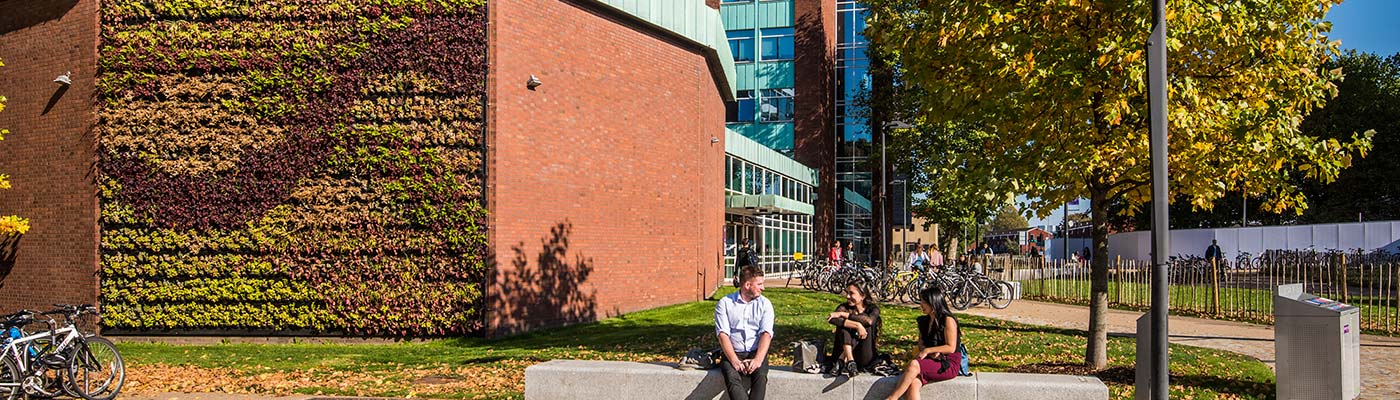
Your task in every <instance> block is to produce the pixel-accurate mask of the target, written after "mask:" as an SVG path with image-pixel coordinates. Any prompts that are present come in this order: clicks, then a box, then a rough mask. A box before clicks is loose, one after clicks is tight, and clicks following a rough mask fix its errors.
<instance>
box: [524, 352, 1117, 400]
mask: <svg viewBox="0 0 1400 400" xmlns="http://www.w3.org/2000/svg"><path fill="white" fill-rule="evenodd" d="M898 379H899V377H897V376H889V377H878V376H873V375H868V374H862V375H859V376H856V377H855V378H854V379H851V378H847V377H845V376H838V377H835V378H832V377H826V376H822V375H818V374H805V373H797V372H792V371H791V370H789V369H788V368H787V367H773V368H772V369H771V370H769V372H768V393H767V398H769V399H775V400H785V399H794V400H826V399H832V400H836V399H841V400H856V399H860V400H867V399H883V398H884V397H885V396H887V395H889V393H890V392H891V391H892V390H893V389H894V385H895V383H896V382H897V381H898ZM920 395H921V397H922V398H926V399H939V400H945V399H969V400H973V399H975V400H1001V399H1038V400H1080V399H1083V400H1107V399H1108V386H1105V385H1104V383H1103V382H1102V381H1100V380H1099V379H1098V378H1095V377H1092V376H1075V375H1044V374H1012V373H996V372H977V373H974V374H973V376H967V377H958V378H955V379H953V380H950V381H945V382H938V383H932V384H928V385H924V387H923V389H921V390H920ZM723 396H724V377H723V376H722V375H721V373H720V371H719V370H718V369H712V370H680V369H676V368H675V364H670V363H635V362H626V361H582V360H554V361H548V362H544V363H540V364H535V365H532V366H530V367H529V368H526V369H525V399H526V400H545V399H550V400H556V399H557V400H567V399H608V400H627V399H686V400H713V399H722V398H724V397H723Z"/></svg>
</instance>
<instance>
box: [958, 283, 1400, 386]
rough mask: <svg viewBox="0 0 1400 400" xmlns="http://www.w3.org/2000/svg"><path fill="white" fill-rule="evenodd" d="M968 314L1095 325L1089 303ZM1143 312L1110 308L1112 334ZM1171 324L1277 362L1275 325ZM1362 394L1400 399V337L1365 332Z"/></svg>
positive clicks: (1202, 343) (1196, 339) (1175, 335)
mask: <svg viewBox="0 0 1400 400" xmlns="http://www.w3.org/2000/svg"><path fill="white" fill-rule="evenodd" d="M964 313H967V314H973V315H980V316H985V317H991V318H997V319H1004V320H1008V321H1015V322H1020V323H1026V324H1033V325H1046V326H1054V327H1059V328H1067V329H1079V330H1088V327H1089V308H1088V307H1083V306H1072V305H1064V304H1055V303H1042V302H1036V301H1027V300H1017V301H1016V302H1015V303H1012V304H1011V307H1007V308H1006V309H1005V310H997V309H993V308H990V307H985V306H983V307H976V308H972V309H969V310H967V311H964ZM1141 315H1142V313H1140V312H1134V311H1122V310H1109V313H1108V321H1107V323H1108V332H1109V335H1115V336H1129V337H1133V336H1136V331H1137V318H1138V317H1139V316H1141ZM1168 328H1169V329H1170V331H1171V332H1170V340H1171V342H1172V343H1178V344H1185V345H1190V346H1199V347H1208V348H1213V349H1220V350H1226V351H1232V352H1236V353H1240V354H1244V355H1247V356H1250V357H1254V358H1258V359H1259V360H1261V361H1263V362H1264V363H1266V364H1268V365H1269V367H1273V366H1274V327H1273V326H1269V325H1257V324H1248V323H1242V322H1230V321H1217V320H1209V319H1201V318H1191V317H1180V316H1175V315H1173V316H1171V322H1170V323H1169V326H1168ZM1360 398H1361V399H1400V338H1393V337H1385V336H1371V335H1361V397H1360Z"/></svg>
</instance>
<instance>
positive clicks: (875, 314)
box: [832, 303, 882, 347]
mask: <svg viewBox="0 0 1400 400" xmlns="http://www.w3.org/2000/svg"><path fill="white" fill-rule="evenodd" d="M836 312H843V313H846V314H848V315H850V316H849V317H846V318H837V319H836V321H832V323H833V324H836V326H837V327H843V326H846V320H847V319H849V320H852V321H856V322H859V323H860V324H861V325H865V328H866V334H868V335H870V337H872V338H876V342H875V345H876V346H877V347H878V346H879V345H880V344H879V337H880V327H881V325H882V324H881V321H880V307H878V306H877V307H866V308H865V312H856V307H855V306H853V305H850V304H846V303H841V305H839V306H836Z"/></svg>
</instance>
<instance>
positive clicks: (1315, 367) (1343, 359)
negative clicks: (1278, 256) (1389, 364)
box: [1274, 283, 1361, 400]
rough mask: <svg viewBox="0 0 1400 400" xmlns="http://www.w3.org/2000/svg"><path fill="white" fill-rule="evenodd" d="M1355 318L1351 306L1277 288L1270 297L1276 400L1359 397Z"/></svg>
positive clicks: (1298, 288) (1297, 289)
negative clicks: (1272, 307) (1271, 304)
mask: <svg viewBox="0 0 1400 400" xmlns="http://www.w3.org/2000/svg"><path fill="white" fill-rule="evenodd" d="M1360 316H1361V313H1360V310H1359V309H1357V308H1356V307H1353V306H1351V305H1348V304H1345V303H1342V302H1339V301H1336V300H1332V299H1328V298H1324V297H1318V296H1314V295H1312V294H1309V293H1304V292H1303V284H1301V283H1299V284H1292V285H1282V286H1279V287H1278V292H1277V293H1275V295H1274V355H1275V357H1276V363H1277V364H1276V366H1277V369H1278V371H1277V377H1278V398H1279V399H1280V400H1294V399H1298V400H1304V399H1306V400H1313V399H1340V400H1351V399H1355V398H1356V396H1357V395H1360V394H1361V371H1360V369H1361V318H1360Z"/></svg>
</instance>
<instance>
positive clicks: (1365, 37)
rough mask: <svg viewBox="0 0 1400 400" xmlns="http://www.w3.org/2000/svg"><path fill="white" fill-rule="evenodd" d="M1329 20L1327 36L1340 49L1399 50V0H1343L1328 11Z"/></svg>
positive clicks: (1388, 52)
mask: <svg viewBox="0 0 1400 400" xmlns="http://www.w3.org/2000/svg"><path fill="white" fill-rule="evenodd" d="M1326 20H1328V21H1332V33H1331V34H1330V35H1328V37H1330V38H1332V39H1334V40H1335V39H1340V40H1341V41H1342V48H1343V49H1356V50H1359V51H1363V52H1369V53H1376V54H1378V55H1380V56H1382V57H1385V56H1388V55H1391V54H1395V53H1397V52H1400V0H1346V1H1344V2H1342V4H1341V5H1338V6H1336V7H1332V9H1331V10H1330V11H1328V12H1327V18H1326Z"/></svg>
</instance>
